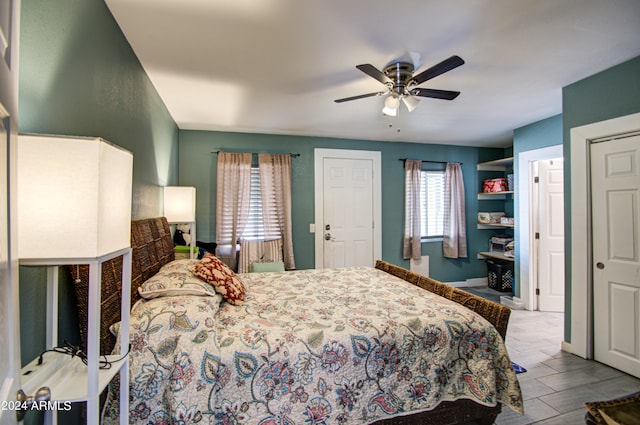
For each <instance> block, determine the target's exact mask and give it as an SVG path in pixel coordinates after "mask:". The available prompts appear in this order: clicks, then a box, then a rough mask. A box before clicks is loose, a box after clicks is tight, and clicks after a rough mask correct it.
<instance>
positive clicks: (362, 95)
mask: <svg viewBox="0 0 640 425" xmlns="http://www.w3.org/2000/svg"><path fill="white" fill-rule="evenodd" d="M383 94H384V92H381V91H378V92H375V93H367V94H361V95H358V96H351V97H344V98H342V99H336V100H334V102H336V103H342V102H348V101H350V100H358V99H364V98H365V97H372V96H381V95H383Z"/></svg>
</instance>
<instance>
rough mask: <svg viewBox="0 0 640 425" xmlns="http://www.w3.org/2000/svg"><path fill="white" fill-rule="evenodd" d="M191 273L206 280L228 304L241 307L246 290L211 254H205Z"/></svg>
mask: <svg viewBox="0 0 640 425" xmlns="http://www.w3.org/2000/svg"><path fill="white" fill-rule="evenodd" d="M193 273H194V274H195V275H196V276H198V277H199V278H200V279H203V280H206V281H207V282H209V283H210V284H211V285H213V287H214V288H216V291H217V292H218V293H219V294H220V295H222V296H223V297H224V299H225V300H227V301H228V302H229V304H233V305H242V304H243V303H244V294H245V292H246V289H245V287H244V283H242V281H241V280H240V278H238V276H236V274H235V273H234V272H233V270H231V269H230V268H229V267H227V265H226V264H224V263H223V262H222V261H220V260H219V259H218V258H216V257H215V256H214V255H213V254H209V253H207V254H205V255H204V257H202V260H200V261H199V262H198V264H196V265H195V267H194V270H193Z"/></svg>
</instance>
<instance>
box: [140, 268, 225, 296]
mask: <svg viewBox="0 0 640 425" xmlns="http://www.w3.org/2000/svg"><path fill="white" fill-rule="evenodd" d="M197 262H198V260H189V259H183V260H175V261H172V262H170V263H167V264H165V265H164V266H162V268H161V269H160V270H159V271H158V273H156V274H155V275H153V276H152V277H151V278H149V279H148V280H146V281H145V282H144V283H143V284H142V285H140V287H139V288H138V293H139V294H140V296H141V297H142V298H146V299H151V298H158V297H169V296H175V295H201V296H209V297H220V295H219V294H218V293H217V292H216V290H215V288H214V287H213V286H211V285H210V284H209V283H207V282H205V281H204V280H202V279H200V278H199V277H198V276H196V275H194V274H193V271H192V270H193V266H194V265H195V264H196V263H197ZM220 300H221V301H222V298H221V297H220Z"/></svg>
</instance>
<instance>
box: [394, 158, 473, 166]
mask: <svg viewBox="0 0 640 425" xmlns="http://www.w3.org/2000/svg"><path fill="white" fill-rule="evenodd" d="M398 159H400V161H402V162H405V161H408V160H409V159H410V158H398ZM420 161H422V162H431V163H433V164H447V163H449V162H457V161H429V160H427V159H421V160H420ZM458 164H460V165H462V162H458Z"/></svg>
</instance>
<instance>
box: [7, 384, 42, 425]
mask: <svg viewBox="0 0 640 425" xmlns="http://www.w3.org/2000/svg"><path fill="white" fill-rule="evenodd" d="M16 398H17V399H18V402H19V406H20V408H19V409H18V410H16V417H17V419H18V422H20V421H21V420H22V419H24V415H25V414H26V413H27V412H28V411H29V410H31V406H33V404H34V403H40V402H42V401H50V400H51V390H50V389H49V387H42V388H40V389H39V390H38V391H36V394H35V395H34V396H27V395H26V394H25V393H24V391H22V390H18V394H17V395H16Z"/></svg>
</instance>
